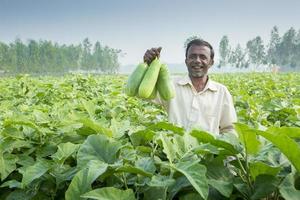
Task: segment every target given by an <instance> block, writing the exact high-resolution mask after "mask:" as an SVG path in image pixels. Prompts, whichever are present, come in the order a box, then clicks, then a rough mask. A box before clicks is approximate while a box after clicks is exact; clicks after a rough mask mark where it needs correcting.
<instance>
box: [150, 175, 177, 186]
mask: <svg viewBox="0 0 300 200" xmlns="http://www.w3.org/2000/svg"><path fill="white" fill-rule="evenodd" d="M174 183H175V179H173V178H170V177H169V176H162V175H159V174H158V175H155V176H152V178H151V181H150V182H149V183H148V185H149V186H150V187H169V186H171V185H173V184H174Z"/></svg>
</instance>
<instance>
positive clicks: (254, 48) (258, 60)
mask: <svg viewBox="0 0 300 200" xmlns="http://www.w3.org/2000/svg"><path fill="white" fill-rule="evenodd" d="M246 47H247V52H248V56H249V61H250V63H252V64H254V65H255V66H256V67H258V66H259V65H261V64H263V63H265V48H264V44H263V40H262V39H261V37H260V36H257V37H256V38H254V39H253V40H250V41H248V42H247V45H246Z"/></svg>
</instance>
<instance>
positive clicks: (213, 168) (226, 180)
mask: <svg viewBox="0 0 300 200" xmlns="http://www.w3.org/2000/svg"><path fill="white" fill-rule="evenodd" d="M204 164H205V166H206V168H207V177H208V184H209V185H210V186H211V187H213V188H215V189H216V190H217V191H219V192H220V193H221V194H222V195H224V196H225V197H230V195H231V193H232V190H233V183H232V182H233V175H232V174H231V173H230V171H229V169H228V168H227V167H225V166H224V163H223V159H222V158H216V159H214V160H212V161H209V162H207V163H204Z"/></svg>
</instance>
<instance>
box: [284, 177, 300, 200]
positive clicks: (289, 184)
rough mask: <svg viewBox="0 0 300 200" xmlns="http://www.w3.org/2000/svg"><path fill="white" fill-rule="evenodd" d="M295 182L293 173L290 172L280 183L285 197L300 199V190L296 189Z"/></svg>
mask: <svg viewBox="0 0 300 200" xmlns="http://www.w3.org/2000/svg"><path fill="white" fill-rule="evenodd" d="M294 182H295V180H294V177H293V174H292V173H290V174H289V175H288V176H287V177H285V179H284V180H283V182H282V183H281V184H280V187H279V192H280V194H281V195H282V197H283V198H284V199H288V200H299V197H300V190H296V188H295V186H294Z"/></svg>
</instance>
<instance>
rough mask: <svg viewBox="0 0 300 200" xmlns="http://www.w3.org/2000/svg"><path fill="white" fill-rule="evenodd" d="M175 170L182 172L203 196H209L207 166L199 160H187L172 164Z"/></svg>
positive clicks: (205, 197)
mask: <svg viewBox="0 0 300 200" xmlns="http://www.w3.org/2000/svg"><path fill="white" fill-rule="evenodd" d="M171 167H173V168H174V169H175V170H177V171H179V172H180V173H182V174H183V175H184V176H185V177H186V178H187V179H188V180H189V181H190V183H191V184H192V186H193V187H194V188H195V190H196V191H197V192H198V193H199V194H200V195H201V197H202V198H204V199H207V197H208V181H207V178H206V175H205V174H206V167H205V166H204V165H201V164H199V163H198V161H196V162H195V161H186V162H180V163H177V164H176V165H175V166H171Z"/></svg>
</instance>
